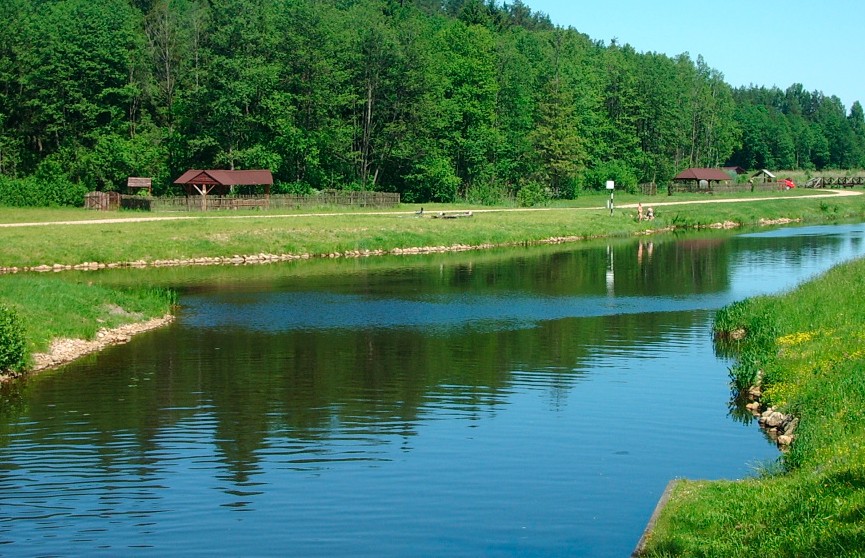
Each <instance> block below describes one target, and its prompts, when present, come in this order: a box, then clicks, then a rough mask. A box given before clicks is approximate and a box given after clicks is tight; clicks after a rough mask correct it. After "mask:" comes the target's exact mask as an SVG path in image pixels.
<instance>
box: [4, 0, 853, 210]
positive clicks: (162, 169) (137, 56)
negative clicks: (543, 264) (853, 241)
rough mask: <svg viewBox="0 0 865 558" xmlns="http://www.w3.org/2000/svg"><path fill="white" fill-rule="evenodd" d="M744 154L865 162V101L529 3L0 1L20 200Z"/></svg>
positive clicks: (683, 161) (623, 174)
mask: <svg viewBox="0 0 865 558" xmlns="http://www.w3.org/2000/svg"><path fill="white" fill-rule="evenodd" d="M725 163H729V164H738V165H741V166H743V167H746V168H755V167H770V168H781V167H785V168H809V169H810V168H813V169H823V168H827V167H845V168H849V167H861V166H865V120H863V113H862V107H861V105H860V104H859V103H858V102H857V103H855V104H854V105H853V107H852V109H851V111H850V113H849V115H848V114H846V111H845V108H844V106H843V105H842V104H841V102H840V101H839V100H838V99H837V98H836V97H826V96H824V95H823V94H822V93H819V92H813V93H808V92H805V91H802V88H801V86H796V85H794V86H792V87H791V88H790V89H788V90H787V91H786V92H781V91H779V90H775V89H773V90H768V91H767V90H765V89H759V88H750V89H744V90H734V89H733V88H731V87H730V86H729V85H728V84H727V83H726V82H724V79H723V76H722V75H721V74H720V73H719V72H718V71H716V70H714V69H712V68H710V67H709V66H707V65H706V63H705V62H704V61H703V60H702V59H701V58H698V59H697V60H696V61H694V60H692V59H691V58H690V57H689V56H688V55H687V54H683V55H680V56H677V57H672V58H671V57H668V56H666V55H662V54H657V53H651V52H650V53H638V52H636V51H635V50H634V49H633V48H631V47H630V46H627V45H625V46H621V45H619V44H616V43H613V44H610V45H605V44H603V43H600V42H597V41H593V40H591V39H590V38H589V37H588V36H586V35H584V34H581V33H579V32H577V31H576V30H574V29H564V28H561V27H556V26H554V25H553V24H552V23H551V22H550V20H549V18H548V17H547V16H545V15H544V14H540V13H535V12H532V10H531V9H530V8H529V7H528V6H526V5H525V4H523V3H522V2H520V1H519V0H516V1H515V2H513V3H504V4H500V3H498V2H496V1H495V0H488V1H487V2H483V1H481V0H445V1H443V2H442V1H440V0H101V1H99V2H93V1H92V0H4V1H3V2H0V203H4V202H5V203H16V204H19V205H23V204H26V203H30V202H28V201H27V200H28V199H30V200H31V201H32V198H28V197H27V193H28V188H29V187H31V186H32V187H33V188H37V186H36V185H37V184H43V183H47V184H50V185H51V186H50V187H49V188H48V190H49V191H50V192H55V193H58V196H59V197H60V198H63V196H60V194H59V193H60V192H65V196H66V197H70V195H69V192H73V191H74V192H78V191H79V190H84V191H86V190H94V189H98V190H118V189H121V188H123V186H124V185H125V183H126V178H127V177H128V176H149V177H153V178H154V183H155V185H156V187H155V189H156V192H157V193H160V194H161V193H165V192H167V191H168V190H169V188H170V183H171V181H172V180H173V179H174V178H176V177H177V176H179V175H180V174H181V173H182V172H183V171H185V170H187V169H189V168H237V169H243V168H268V169H270V170H271V171H273V173H274V176H275V178H276V181H277V183H278V184H277V186H276V189H277V190H278V191H284V192H307V191H310V190H312V189H326V188H337V189H368V190H381V191H394V192H400V193H401V194H402V196H403V199H404V200H405V201H408V202H421V201H452V200H457V199H466V200H470V201H473V202H482V203H483V202H490V203H491V202H495V201H498V200H501V199H503V198H505V197H513V196H516V197H517V198H519V199H520V200H521V201H523V202H524V203H533V202H535V201H536V200H537V199H539V198H543V197H546V196H550V195H552V196H562V197H570V196H575V195H577V194H578V193H579V192H580V191H581V190H582V189H586V188H600V187H602V184H603V183H604V181H606V180H607V179H614V180H616V181H617V182H618V183H619V184H621V185H624V186H631V187H633V186H635V185H636V184H637V183H639V182H644V181H657V182H663V181H666V180H669V178H671V177H672V176H673V175H674V174H675V173H676V172H677V171H679V170H681V169H682V168H685V167H690V166H718V165H723V164H725ZM41 188H42V189H43V190H44V189H45V187H44V186H42V187H41ZM7 191H12V192H14V193H16V196H17V197H14V196H13V197H14V199H15V200H19V201H11V202H10V201H9V200H10V199H12V198H13V197H10V196H8V195H6V194H5V193H4V192H7ZM76 195H77V194H76ZM71 197H75V196H71ZM48 199H49V200H50V201H53V202H54V203H66V201H64V199H55V198H54V197H49V198H48ZM21 200H24V201H21Z"/></svg>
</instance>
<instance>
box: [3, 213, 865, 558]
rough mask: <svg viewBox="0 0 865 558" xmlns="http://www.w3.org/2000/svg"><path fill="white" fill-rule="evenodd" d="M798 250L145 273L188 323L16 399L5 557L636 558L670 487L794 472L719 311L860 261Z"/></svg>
mask: <svg viewBox="0 0 865 558" xmlns="http://www.w3.org/2000/svg"><path fill="white" fill-rule="evenodd" d="M832 230H833V231H834V230H836V229H832ZM837 230H838V231H841V229H837ZM786 234H787V236H782V235H780V234H778V233H769V234H766V235H756V236H752V235H743V236H739V237H730V236H728V235H722V236H714V235H693V236H687V237H684V238H674V237H668V238H656V239H653V240H651V241H646V240H642V241H637V242H615V243H609V244H607V243H606V242H604V243H601V244H599V245H587V246H582V245H581V246H574V247H567V248H564V249H563V248H562V247H557V248H555V249H540V250H537V251H534V250H515V251H513V252H508V253H498V254H495V255H492V254H485V253H484V254H481V253H479V254H460V255H448V256H441V255H439V256H434V257H430V258H420V259H399V260H390V263H388V264H385V263H383V262H382V261H381V260H375V261H373V260H369V261H360V262H322V265H323V266H324V267H325V269H327V270H328V272H326V273H325V272H317V271H316V270H315V269H314V268H315V265H316V263H315V262H307V263H309V264H310V265H309V266H306V267H303V266H302V267H296V266H293V265H287V266H268V267H262V268H255V269H253V268H240V269H205V270H197V272H199V273H200V276H199V275H191V276H189V275H187V276H184V277H179V276H178V275H176V274H177V273H178V272H177V271H176V270H165V271H164V272H157V271H153V270H148V271H146V272H145V275H140V276H139V275H135V278H136V280H142V278H143V277H147V279H148V280H152V282H153V284H160V283H161V284H165V283H171V282H172V281H176V282H177V284H179V285H181V288H182V290H183V295H182V298H181V302H182V304H183V308H182V309H181V311H180V312H179V317H178V320H177V322H176V323H175V324H173V325H171V326H170V327H168V328H166V329H163V330H160V331H155V332H151V333H149V334H146V335H144V336H142V337H140V338H136V339H135V340H134V341H133V342H132V343H130V344H129V345H126V346H122V347H115V348H113V349H110V350H108V351H105V352H104V353H101V354H99V355H93V356H91V357H88V358H87V359H85V360H84V361H82V362H80V363H76V364H74V365H71V366H67V367H65V368H64V369H63V370H61V371H58V372H55V373H48V374H44V375H41V376H37V377H35V378H31V379H29V380H27V381H25V382H21V383H17V384H13V385H10V386H5V387H3V388H2V389H3V391H2V395H0V396H2V406H0V503H2V506H0V543H3V544H5V546H4V547H2V548H4V551H6V550H9V551H11V553H13V554H24V553H28V554H29V553H38V554H68V553H80V554H89V553H93V552H95V551H96V550H98V549H103V550H108V551H109V552H113V553H122V552H125V551H129V550H130V549H132V548H134V549H136V550H137V551H138V552H143V553H149V554H154V555H156V554H158V555H160V556H163V555H170V554H176V555H181V554H188V553H189V552H196V553H204V552H221V553H230V554H249V553H253V554H258V555H269V554H274V555H276V554H279V555H284V554H286V553H287V554H297V555H334V554H337V555H346V554H350V555H370V556H373V555H376V556H381V555H391V556H397V555H406V554H429V555H441V554H449V555H467V556H474V555H485V554H486V555H488V554H497V555H562V554H567V555H574V556H610V555H617V556H618V555H623V554H625V553H627V552H629V551H630V550H631V549H632V547H633V544H634V543H635V542H636V538H637V537H638V536H639V532H640V530H641V529H642V527H643V526H644V524H645V521H646V519H647V518H648V515H649V514H650V513H651V509H652V507H653V506H654V503H655V501H656V499H657V497H658V494H659V493H660V491H661V490H662V489H663V486H664V485H665V484H666V482H667V481H668V480H669V479H670V478H672V477H675V476H693V477H709V478H717V477H738V476H742V475H745V474H747V473H748V471H749V469H748V463H749V462H751V461H753V460H755V459H763V458H767V457H771V456H773V455H774V454H775V450H774V448H773V447H772V446H771V445H770V444H768V443H766V442H765V441H764V440H763V439H762V438H761V436H760V435H759V434H758V433H757V432H756V430H755V429H753V428H745V427H744V426H743V425H741V424H737V423H735V422H734V421H731V420H730V418H729V417H728V415H727V412H728V409H727V406H726V402H727V396H728V394H729V387H728V385H727V378H726V365H727V363H726V362H725V361H724V360H723V359H719V358H718V357H717V356H716V355H715V354H714V352H713V347H712V341H711V335H710V330H711V319H712V315H713V312H714V310H715V309H717V308H719V307H720V306H722V305H723V304H726V303H728V302H731V301H732V300H736V299H739V298H742V297H744V296H749V295H751V294H755V293H757V292H761V291H762V290H765V289H772V288H775V287H777V286H778V284H779V281H778V280H777V278H778V277H782V278H783V281H784V282H790V283H791V284H794V282H796V281H799V280H802V279H804V278H805V277H807V276H809V275H810V274H813V273H814V272H816V271H819V270H820V269H825V268H826V267H828V266H829V265H830V264H831V263H832V262H833V261H837V260H840V259H845V258H848V257H852V256H853V255H855V254H858V253H859V252H860V251H861V249H862V246H863V245H862V243H861V238H862V228H861V227H858V228H857V227H848V228H847V229H846V230H843V234H842V233H841V232H837V233H835V232H832V233H830V234H823V235H818V234H810V233H807V232H806V233H805V234H804V235H803V236H804V238H803V237H799V236H796V235H795V234H792V235H791V233H790V232H789V231H788V233H786ZM779 254H782V255H780V256H779ZM135 273H137V272H133V274H135ZM160 273H164V275H160ZM100 277H102V279H103V280H106V281H118V282H122V281H124V280H127V279H125V278H126V277H129V274H127V275H125V276H124V275H118V274H105V275H103V276H100ZM692 417H698V420H693V419H692ZM245 518H249V519H248V520H247V519H245ZM226 532H231V533H232V534H233V535H234V536H232V537H231V538H229V540H225V537H223V536H222V535H223V534H224V533H226ZM217 541H220V542H217Z"/></svg>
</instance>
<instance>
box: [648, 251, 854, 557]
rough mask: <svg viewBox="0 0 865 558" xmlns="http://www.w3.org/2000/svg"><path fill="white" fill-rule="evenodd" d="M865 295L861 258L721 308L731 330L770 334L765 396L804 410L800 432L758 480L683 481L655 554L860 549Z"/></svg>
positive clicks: (657, 535) (662, 523)
mask: <svg viewBox="0 0 865 558" xmlns="http://www.w3.org/2000/svg"><path fill="white" fill-rule="evenodd" d="M863 292H865V260H859V261H855V262H852V263H849V264H844V265H842V266H839V267H837V268H835V269H833V270H831V271H830V272H828V273H827V274H825V275H824V276H822V277H820V278H817V279H815V280H813V281H811V282H809V283H807V284H804V285H802V286H800V287H799V288H797V289H796V290H794V291H792V292H790V293H788V294H785V295H782V296H778V297H758V298H755V299H749V300H748V301H745V302H744V303H741V304H738V305H736V309H735V314H736V316H735V318H732V319H731V318H730V317H729V315H727V316H724V322H725V325H724V328H725V329H730V330H732V329H735V328H736V327H738V326H745V329H746V331H750V330H753V329H759V328H763V329H764V330H768V331H772V332H773V335H772V340H771V342H770V344H771V346H770V347H767V349H770V350H769V351H767V352H766V354H770V355H771V358H769V359H767V362H763V363H761V368H762V370H763V372H764V380H763V385H764V400H765V401H766V402H768V403H769V404H771V405H774V406H776V407H779V408H781V409H782V410H785V411H787V412H792V413H793V414H795V415H797V416H799V417H800V419H801V422H800V425H799V428H798V430H797V439H796V441H795V442H794V444H793V447H792V450H791V451H790V452H789V453H787V454H786V455H785V456H784V458H783V462H782V467H781V470H780V471H776V472H774V473H767V474H765V475H764V476H763V477H762V478H757V479H749V480H745V481H740V482H691V481H688V482H683V483H680V484H679V486H678V487H677V490H676V492H675V493H674V495H673V497H672V499H671V500H670V503H669V504H668V506H667V507H666V509H665V510H664V512H663V514H662V516H661V518H660V519H659V522H658V524H657V525H656V528H655V531H654V533H653V535H652V538H651V539H650V544H649V546H648V552H647V555H648V556H725V557H736V556H774V557H788V556H789V557H798V556H809V557H811V556H814V557H821V556H825V557H830V556H831V557H840V556H865V305H862V304H859V303H858V299H859V298H860V296H861V293H863ZM726 310H727V309H725V310H722V312H721V313H720V314H719V318H720V317H722V315H723V314H724V313H725V311H726ZM720 321H721V320H719V322H717V323H720ZM736 322H738V323H736ZM717 323H716V324H717ZM758 337H759V336H758ZM749 342H750V341H749V340H748V338H747V337H746V340H745V341H744V344H745V345H747V343H749Z"/></svg>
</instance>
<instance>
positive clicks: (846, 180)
mask: <svg viewBox="0 0 865 558" xmlns="http://www.w3.org/2000/svg"><path fill="white" fill-rule="evenodd" d="M833 186H836V187H837V186H840V187H842V188H852V187H853V186H865V176H837V177H832V176H817V177H814V178H812V179H810V180H809V181H808V182H806V183H805V188H832V187H833Z"/></svg>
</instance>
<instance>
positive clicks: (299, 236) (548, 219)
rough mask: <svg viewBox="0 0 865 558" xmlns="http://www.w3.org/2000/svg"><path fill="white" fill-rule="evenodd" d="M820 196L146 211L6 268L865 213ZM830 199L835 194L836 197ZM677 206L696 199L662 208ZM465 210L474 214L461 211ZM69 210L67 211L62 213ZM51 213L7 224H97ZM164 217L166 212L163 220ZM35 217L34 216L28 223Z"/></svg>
mask: <svg viewBox="0 0 865 558" xmlns="http://www.w3.org/2000/svg"><path fill="white" fill-rule="evenodd" d="M814 193H818V194H819V193H825V192H813V191H802V190H793V191H790V192H787V193H780V192H774V193H772V195H774V196H781V197H780V199H770V196H769V195H768V194H767V193H760V194H751V195H749V197H748V200H747V201H745V202H743V203H718V204H714V203H713V204H704V203H697V202H703V201H707V200H708V199H713V200H715V201H717V199H719V198H708V197H707V196H706V195H691V196H679V195H677V196H672V197H667V196H656V197H653V198H639V197H637V196H632V195H627V194H617V196H616V203H617V204H619V205H620V206H621V205H623V204H628V203H636V202H637V201H642V202H643V203H644V205H646V206H648V205H654V206H655V210H656V215H657V218H656V219H655V220H654V221H652V222H645V221H644V222H637V221H636V220H635V219H634V215H635V211H634V210H633V209H617V210H616V211H615V212H614V213H613V215H612V216H611V215H610V213H609V211H608V210H606V209H604V204H605V202H606V199H607V197H606V196H605V195H592V196H584V197H582V198H580V199H579V200H577V201H576V202H574V203H572V204H570V205H568V206H567V207H563V206H558V205H557V206H552V207H547V208H541V209H531V210H515V209H511V210H507V209H505V208H501V209H498V210H496V209H494V210H490V209H489V208H472V209H473V210H474V216H473V217H472V218H466V219H434V218H431V215H433V214H435V213H436V212H438V211H440V210H451V211H452V210H454V209H455V208H453V207H450V206H449V207H447V208H441V207H433V206H429V207H425V212H424V216H422V217H418V216H416V215H415V213H414V212H415V211H416V210H417V209H418V208H416V207H407V206H404V207H402V208H400V210H391V211H384V212H371V211H357V212H351V213H337V212H334V211H333V210H329V211H328V212H324V213H320V214H316V215H310V214H308V213H299V212H294V213H285V212H282V213H277V212H273V213H270V212H254V213H249V212H247V213H232V214H230V215H227V214H225V213H220V214H207V215H192V216H190V215H188V214H183V215H173V216H166V218H164V219H161V220H156V221H147V222H136V221H135V219H136V218H140V217H150V216H151V215H149V214H142V213H129V212H123V213H119V214H118V213H112V214H107V213H103V214H100V217H102V218H106V217H112V218H116V217H119V218H121V219H122V221H121V222H112V223H94V222H88V223H86V224H76V225H68V224H54V225H51V226H39V227H29V226H28V227H15V228H0V241H2V242H0V246H2V248H0V267H24V266H30V267H32V266H38V265H54V264H62V265H75V264H79V263H83V262H99V263H113V262H131V261H145V262H153V261H155V260H176V259H188V258H201V257H231V256H233V255H252V254H261V253H266V254H298V255H300V254H310V255H320V254H331V253H345V252H350V251H363V250H369V251H375V250H384V251H387V250H392V249H394V248H413V247H424V246H453V245H473V246H474V245H488V244H493V245H509V244H520V243H526V242H538V241H544V240H546V239H550V238H558V237H598V236H630V235H633V234H636V233H639V232H642V231H646V230H649V229H659V228H666V227H676V228H689V227H697V226H706V225H710V224H713V223H717V222H722V221H730V222H735V223H738V224H755V223H758V222H760V220H761V219H781V218H790V219H802V220H805V221H811V222H825V221H828V220H835V219H848V218H856V217H862V216H865V196H855V197H828V198H822V199H812V198H803V197H801V196H802V195H803V194H814ZM830 195H831V194H830ZM670 202H694V203H686V204H683V205H663V204H666V203H670ZM460 209H466V208H465V207H460ZM61 213H62V215H61ZM49 215H50V212H49V213H45V210H36V211H34V213H33V214H31V215H26V214H21V212H18V211H16V212H10V211H7V210H0V223H4V222H6V223H11V222H22V221H24V222H31V221H33V220H35V221H41V222H45V221H48V220H50V221H58V220H75V221H78V220H79V219H76V218H75V216H76V215H80V220H82V221H87V220H91V221H92V219H93V215H94V214H93V213H92V212H85V211H84V210H81V212H80V213H78V214H76V213H74V212H71V210H63V211H62V212H59V213H56V214H54V217H53V218H50V217H49ZM157 216H158V215H157ZM28 217H32V218H33V219H28Z"/></svg>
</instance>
